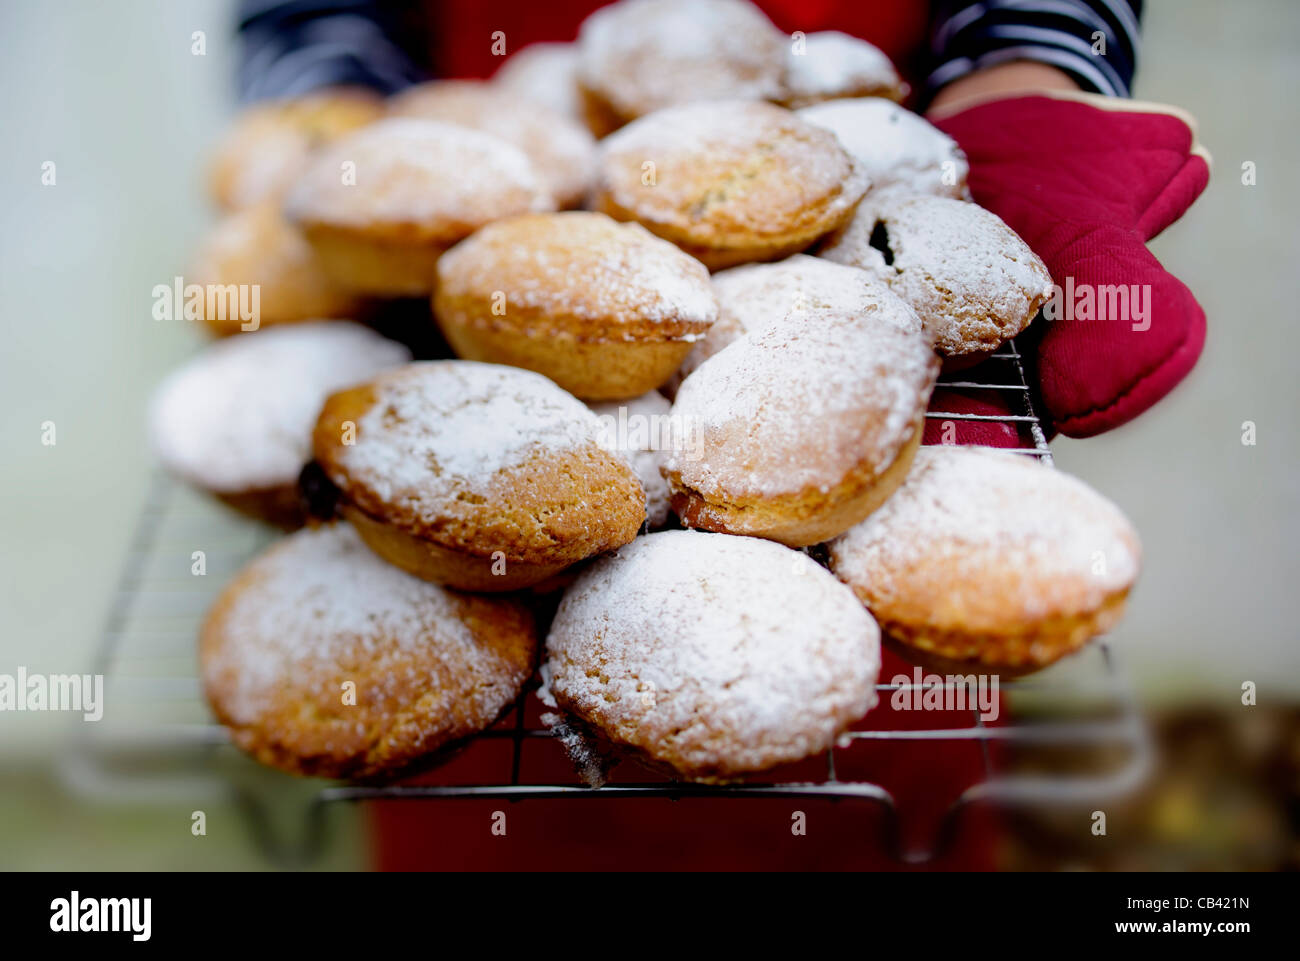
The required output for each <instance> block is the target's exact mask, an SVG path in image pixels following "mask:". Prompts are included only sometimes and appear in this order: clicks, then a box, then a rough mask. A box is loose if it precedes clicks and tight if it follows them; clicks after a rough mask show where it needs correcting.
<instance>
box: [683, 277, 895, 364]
mask: <svg viewBox="0 0 1300 961" xmlns="http://www.w3.org/2000/svg"><path fill="white" fill-rule="evenodd" d="M713 292H714V294H715V295H716V296H717V299H718V307H719V314H718V320H717V323H715V324H714V325H713V326H712V327H710V328H709V332H708V334H706V335H705V337H704V339H703V340H702V341H700V343H698V344H696V345H695V348H694V349H693V350H692V351H691V353H690V354H689V355H688V356H687V358H686V360H685V361H683V362H682V366H681V370H680V371H679V374H678V376H679V377H680V378H683V379H684V378H686V377H689V376H690V374H691V373H692V372H693V371H694V370H695V369H696V368H697V367H699V366H700V364H702V363H704V362H705V361H706V360H708V359H709V358H710V357H712V356H713V355H714V354H716V353H717V352H718V351H720V350H722V348H724V347H726V346H727V345H728V344H730V343H733V342H734V341H735V340H736V339H737V338H739V337H741V336H742V335H744V334H746V333H749V332H751V331H756V330H762V329H763V328H765V327H767V326H769V325H771V324H774V323H776V322H777V321H780V320H783V319H784V318H785V317H786V315H787V314H789V313H790V311H792V310H795V309H799V310H803V311H807V312H808V313H809V315H810V319H811V320H812V322H814V323H815V322H816V321H815V315H816V314H817V313H819V312H821V311H833V312H839V313H847V314H868V313H875V314H876V315H877V316H878V318H879V319H880V320H882V321H884V322H885V323H889V324H893V325H894V326H896V327H898V328H899V329H900V330H910V331H914V332H916V331H920V329H921V321H920V318H918V317H917V316H916V312H915V311H913V310H912V308H910V307H908V306H907V305H906V304H905V303H903V302H902V301H901V300H899V299H898V297H896V296H893V295H892V294H891V293H890V291H889V290H888V288H887V287H885V285H884V284H882V283H881V282H880V281H879V280H878V279H876V278H875V277H873V276H872V275H871V274H868V273H867V272H866V271H863V270H859V269H858V268H856V267H848V266H846V265H844V264H837V263H834V262H832V261H829V260H822V259H820V258H817V257H809V256H807V255H806V254H795V255H794V256H793V257H789V258H787V259H786V260H782V261H778V262H777V263H774V264H745V265H744V266H742V267H732V268H731V269H730V270H723V271H719V272H718V273H716V274H714V275H713Z"/></svg>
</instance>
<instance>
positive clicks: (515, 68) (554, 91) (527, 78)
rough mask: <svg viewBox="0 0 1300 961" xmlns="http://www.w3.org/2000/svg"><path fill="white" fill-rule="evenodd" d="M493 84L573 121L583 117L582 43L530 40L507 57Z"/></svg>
mask: <svg viewBox="0 0 1300 961" xmlns="http://www.w3.org/2000/svg"><path fill="white" fill-rule="evenodd" d="M492 83H493V84H495V85H496V86H497V87H500V88H501V89H503V90H508V91H510V92H511V93H513V94H514V95H515V96H518V97H524V98H526V99H528V100H532V101H534V102H536V103H540V104H542V105H543V106H545V107H549V108H550V109H552V110H554V111H555V112H556V113H558V114H560V115H562V116H565V117H569V118H570V119H572V120H578V121H581V120H582V102H581V98H580V97H579V96H578V46H577V44H574V43H530V44H529V45H528V46H526V47H524V48H523V49H522V50H519V51H517V52H515V53H514V54H512V55H511V56H509V57H507V58H506V62H505V63H503V64H502V65H501V69H499V70H498V71H497V72H496V73H495V74H493V75H492Z"/></svg>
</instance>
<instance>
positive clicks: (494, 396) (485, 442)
mask: <svg viewBox="0 0 1300 961" xmlns="http://www.w3.org/2000/svg"><path fill="white" fill-rule="evenodd" d="M349 425H351V426H349ZM313 439H314V451H315V456H316V460H317V461H318V462H319V464H320V465H321V467H322V468H323V469H324V470H325V473H326V474H327V475H328V476H329V478H330V480H331V481H333V483H334V484H335V485H336V486H337V487H338V488H339V490H340V491H341V494H342V501H341V511H342V514H343V516H344V517H346V518H347V519H348V520H349V521H351V522H352V523H353V524H354V525H355V526H356V528H357V530H358V532H359V533H360V535H361V537H362V538H363V539H364V540H365V541H366V543H368V544H369V545H370V546H371V547H372V548H373V549H374V550H375V551H376V552H377V553H378V554H380V555H381V556H383V557H384V558H386V559H387V560H389V561H390V562H391V563H393V564H396V565H397V566H399V567H401V568H402V569H403V570H406V571H409V572H410V573H412V574H415V575H416V576H418V577H423V578H425V579H427V580H431V581H434V582H437V583H442V584H447V585H449V586H452V587H458V588H461V589H464V590H477V591H508V590H515V589H517V588H521V587H527V586H531V585H533V584H536V583H538V582H540V581H542V580H545V579H546V578H548V577H550V576H552V575H554V574H556V573H558V572H559V571H562V570H564V569H565V568H566V567H569V566H571V565H573V564H575V563H577V562H578V561H580V560H583V559H584V558H587V557H591V556H592V555H595V554H599V553H601V552H603V551H607V550H610V549H612V548H614V547H617V546H619V545H621V544H625V543H627V542H628V541H630V540H631V539H632V538H633V537H635V536H636V533H637V531H638V530H639V529H640V527H641V524H642V522H643V521H644V520H645V492H644V490H643V489H642V487H641V483H640V481H639V480H638V479H637V477H636V474H635V473H634V472H633V470H632V467H631V465H630V464H629V463H628V461H627V460H626V458H624V457H623V456H621V455H620V454H618V453H617V452H614V451H610V450H607V449H606V448H605V447H603V446H602V445H601V440H600V423H599V421H598V420H597V419H596V416H595V415H594V414H593V413H591V411H590V410H589V409H588V408H587V407H585V406H584V405H583V404H582V403H581V402H580V401H578V400H577V399H576V398H574V397H573V396H571V395H570V394H567V393H566V392H564V391H563V390H561V389H560V388H559V387H557V386H556V385H555V384H553V383H552V382H551V381H549V380H547V379H546V378H544V377H542V376H541V375H539V374H535V373H532V372H530V371H525V370H520V369H517V368H511V367H501V366H497V365H493V364H479V363H475V362H472V361H437V362H428V363H418V364H411V365H408V366H406V367H403V368H398V369H397V370H394V371H390V372H389V373H387V374H385V375H383V376H381V377H379V378H377V379H375V380H374V381H371V382H370V383H368V384H364V385H361V386H359V387H355V388H352V389H350V390H345V391H341V392H339V393H337V394H334V395H333V396H332V397H330V398H329V400H327V401H326V403H325V406H324V409H323V410H322V411H321V414H320V417H319V419H318V420H317V423H316V429H315V432H314V435H313ZM353 439H354V443H349V440H353Z"/></svg>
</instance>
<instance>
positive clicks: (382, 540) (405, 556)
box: [340, 503, 570, 594]
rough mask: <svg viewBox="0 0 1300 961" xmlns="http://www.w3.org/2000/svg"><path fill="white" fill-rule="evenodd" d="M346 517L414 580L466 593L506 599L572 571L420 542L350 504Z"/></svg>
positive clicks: (344, 507) (343, 507)
mask: <svg viewBox="0 0 1300 961" xmlns="http://www.w3.org/2000/svg"><path fill="white" fill-rule="evenodd" d="M340 512H341V513H342V515H343V516H344V518H346V519H347V521H348V523H350V524H351V525H352V526H353V527H355V528H356V529H357V533H358V534H360V535H361V539H362V540H364V541H365V542H366V544H367V545H368V546H369V547H370V549H371V550H372V551H374V552H375V553H376V554H378V555H379V556H380V557H382V558H383V559H384V560H386V561H388V562H389V563H390V564H393V565H394V566H396V567H400V568H401V569H402V570H404V571H406V572H407V573H408V574H414V575H415V576H416V577H419V578H421V579H423V580H426V581H432V582H433V583H435V584H445V585H446V586H448V587H454V588H456V589H457V590H461V591H480V592H484V593H493V594H494V593H500V592H502V591H515V590H520V589H522V588H525V587H533V586H535V585H537V584H541V583H543V582H544V581H547V580H548V579H551V578H554V577H555V575H557V574H559V573H561V572H562V571H564V570H566V569H567V568H568V567H569V566H570V565H569V562H568V561H559V562H555V563H549V564H535V563H529V562H528V561H521V560H507V559H506V558H505V557H494V556H493V555H492V554H486V555H483V554H478V553H474V552H471V551H467V550H457V549H456V548H452V547H444V546H442V545H441V544H438V543H436V542H435V541H431V540H428V539H426V538H421V537H416V536H415V535H413V534H408V533H407V532H406V531H404V530H402V529H401V528H399V527H396V526H394V525H392V524H387V523H384V522H383V521H379V520H376V519H374V518H373V517H371V516H370V515H369V514H366V513H365V512H364V511H362V510H361V509H360V508H357V507H355V506H353V505H352V504H348V503H344V504H342V505H341V506H340Z"/></svg>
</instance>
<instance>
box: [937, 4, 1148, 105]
mask: <svg viewBox="0 0 1300 961" xmlns="http://www.w3.org/2000/svg"><path fill="white" fill-rule="evenodd" d="M934 8H935V9H934V16H933V33H932V37H931V55H932V57H931V69H930V73H929V76H928V78H927V83H926V86H927V96H928V97H929V98H931V99H930V101H929V106H930V108H931V109H935V108H938V107H945V108H951V106H952V104H954V103H956V102H958V101H963V100H971V99H975V98H986V97H988V96H993V95H1001V94H1007V93H1012V92H1016V91H1020V90H1029V89H1038V90H1042V89H1049V90H1072V89H1082V90H1089V91H1093V92H1095V93H1101V94H1107V95H1110V96H1118V97H1126V96H1128V95H1129V92H1130V89H1131V86H1132V82H1133V75H1134V72H1135V70H1136V67H1137V50H1138V39H1139V23H1140V18H1141V14H1142V0H1050V2H1042V3H1034V4H1029V5H1026V4H1024V3H1021V2H1019V0H979V2H976V0H935V3H934Z"/></svg>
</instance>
